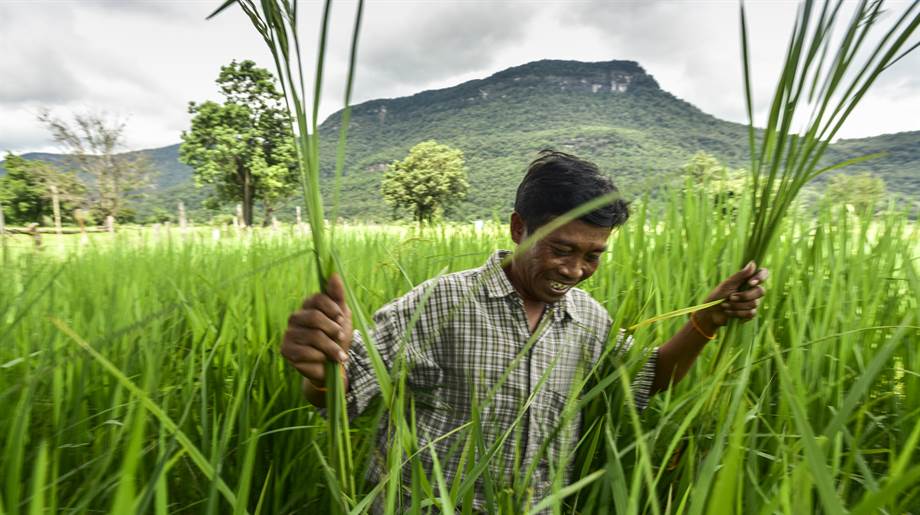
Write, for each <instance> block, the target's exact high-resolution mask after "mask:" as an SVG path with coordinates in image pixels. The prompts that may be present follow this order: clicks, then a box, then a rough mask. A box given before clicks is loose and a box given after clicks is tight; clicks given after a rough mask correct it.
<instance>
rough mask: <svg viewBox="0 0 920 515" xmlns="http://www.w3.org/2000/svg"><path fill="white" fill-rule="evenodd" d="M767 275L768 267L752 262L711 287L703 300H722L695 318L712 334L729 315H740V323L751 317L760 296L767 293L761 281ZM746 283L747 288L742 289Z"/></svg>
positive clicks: (734, 316) (726, 320)
mask: <svg viewBox="0 0 920 515" xmlns="http://www.w3.org/2000/svg"><path fill="white" fill-rule="evenodd" d="M769 276H770V271H769V270H767V269H766V268H757V264H756V263H754V262H753V261H751V262H750V263H748V264H747V266H745V267H744V268H742V269H741V270H739V271H738V272H736V273H734V274H733V275H732V276H731V277H729V278H728V279H726V280H724V281H722V282H721V283H719V285H718V286H716V287H715V289H714V290H712V292H711V293H710V294H709V296H708V297H707V298H706V302H711V301H714V300H719V299H725V302H723V303H721V304H717V305H715V306H713V307H711V308H707V309H704V310H702V311H699V312H697V313H696V317H697V320H699V321H700V323H702V324H703V325H704V326H707V327H706V328H707V329H711V332H712V333H715V331H716V329H718V328H719V327H722V326H723V325H725V324H727V323H728V321H729V320H731V319H732V318H740V319H741V321H742V322H747V321H748V320H751V319H752V318H754V317H755V316H757V307H758V306H759V305H760V299H761V298H762V297H763V296H764V293H766V292H765V290H764V288H763V283H764V281H766V280H767V277H769ZM745 286H746V287H747V289H744V288H745ZM742 290H743V291H742Z"/></svg>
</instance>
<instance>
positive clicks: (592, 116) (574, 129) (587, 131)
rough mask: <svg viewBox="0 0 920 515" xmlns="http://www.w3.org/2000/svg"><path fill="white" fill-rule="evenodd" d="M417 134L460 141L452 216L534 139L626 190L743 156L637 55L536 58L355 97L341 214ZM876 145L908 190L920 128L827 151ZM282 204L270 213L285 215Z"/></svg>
mask: <svg viewBox="0 0 920 515" xmlns="http://www.w3.org/2000/svg"><path fill="white" fill-rule="evenodd" d="M341 117H342V113H341V112H338V113H335V114H333V115H331V116H330V117H329V118H328V119H326V120H325V121H324V122H323V124H322V125H321V126H320V139H321V155H322V156H325V158H324V159H323V160H322V162H321V167H322V171H323V174H324V177H325V180H324V188H325V189H326V192H327V193H329V192H330V189H329V188H330V184H331V177H332V175H333V171H334V156H335V145H336V143H337V140H338V134H339V128H340V124H341ZM427 139H435V140H438V141H439V142H441V143H447V144H449V145H451V146H454V147H457V148H460V149H461V150H463V152H464V155H465V157H466V163H467V168H468V170H469V181H470V191H469V195H468V198H467V199H466V200H465V201H464V202H463V203H462V204H460V205H459V206H458V207H457V208H456V209H455V210H454V212H453V213H452V216H454V217H456V218H462V219H473V218H489V217H492V216H493V215H494V216H499V217H500V218H501V219H504V218H505V217H506V216H507V214H508V212H509V211H510V207H511V204H512V200H513V196H514V189H515V187H516V186H517V184H518V182H519V181H520V179H521V177H522V176H523V173H524V168H525V166H526V165H527V163H528V162H529V161H530V160H531V159H533V157H534V155H535V154H536V153H537V152H538V151H539V150H541V149H543V148H554V149H556V150H562V151H565V152H570V153H573V154H576V155H579V156H582V157H585V158H588V159H591V160H593V161H595V162H596V163H597V164H598V165H600V166H601V168H602V169H603V170H606V171H609V172H610V174H611V175H612V176H613V178H614V182H615V183H616V184H617V185H618V186H619V187H620V188H621V189H622V190H624V192H625V193H626V194H627V195H628V196H636V195H638V194H641V193H643V192H645V191H650V190H651V191H654V190H655V189H656V188H658V187H660V186H661V185H664V184H667V183H669V182H672V181H675V180H678V179H679V176H680V167H681V165H683V164H684V163H685V162H686V161H687V160H688V159H689V158H690V156H692V155H693V153H695V152H697V151H699V150H705V151H707V152H709V153H711V154H713V155H715V156H716V157H718V158H719V159H720V160H722V161H723V162H725V163H727V164H728V165H730V166H732V167H744V166H746V164H747V162H748V157H747V154H748V148H747V129H746V127H745V126H744V125H741V124H737V123H732V122H727V121H724V120H720V119H718V118H715V117H713V116H711V115H709V114H706V113H704V112H702V111H701V110H700V109H698V108H697V107H695V106H693V105H691V104H689V103H688V102H685V101H683V100H681V99H679V98H677V97H675V96H674V95H672V94H670V93H668V92H667V91H665V90H663V89H662V88H661V87H660V86H659V85H658V83H657V81H656V80H655V79H654V78H653V77H652V76H651V75H649V74H648V73H646V72H645V70H644V69H643V68H642V67H641V66H640V65H639V64H638V63H636V62H633V61H608V62H598V63H584V62H577V61H552V60H544V61H537V62H532V63H528V64H525V65H522V66H516V67H513V68H509V69H507V70H504V71H501V72H498V73H496V74H494V75H492V76H490V77H487V78H484V79H478V80H472V81H468V82H464V83H462V84H459V85H457V86H453V87H450V88H445V89H440V90H434V91H424V92H421V93H418V94H415V95H412V96H409V97H401V98H393V99H378V100H371V101H368V102H364V103H361V104H358V105H356V106H354V107H353V108H352V112H351V123H350V124H349V133H348V146H347V151H346V155H347V158H346V161H345V168H344V178H343V182H342V192H341V194H342V196H341V199H342V202H341V210H340V212H341V214H342V215H343V216H346V217H349V218H360V219H368V218H372V219H381V218H387V217H388V216H390V214H391V210H390V209H389V208H388V207H387V206H386V205H385V204H384V202H383V199H382V198H381V196H380V194H379V188H380V178H381V177H380V176H381V174H382V172H383V171H384V170H385V169H386V165H387V163H389V162H391V161H393V160H396V159H402V158H403V157H405V155H406V154H407V153H408V151H409V149H410V148H411V147H412V146H413V145H415V144H416V143H418V142H420V141H424V140H427ZM877 151H885V152H887V154H886V155H885V156H884V157H881V158H878V159H874V160H872V161H869V162H866V163H862V164H860V165H859V166H858V167H856V166H854V167H852V168H850V169H848V170H871V171H873V172H874V173H876V174H878V175H880V176H881V177H883V178H884V179H885V180H886V181H887V183H888V188H889V190H890V191H892V192H894V193H896V194H899V195H902V196H907V197H908V198H917V196H918V193H920V131H917V132H905V133H898V134H889V135H882V136H876V137H872V138H862V139H853V140H842V141H840V142H837V143H835V144H834V145H832V146H831V147H830V149H829V150H828V159H829V160H834V161H836V160H840V159H845V158H847V157H854V156H857V155H862V154H865V153H873V152H877ZM143 152H146V153H148V154H149V155H150V157H151V159H152V160H153V161H154V163H155V164H156V165H157V166H158V168H159V169H160V170H161V174H160V175H159V177H158V178H157V183H158V187H159V192H158V194H157V195H155V196H154V198H152V199H151V202H150V204H151V205H153V204H156V205H160V206H161V209H167V210H174V207H173V206H174V204H175V201H176V200H178V199H183V200H186V203H187V205H189V206H190V208H191V209H192V210H195V209H196V208H199V207H200V200H201V199H202V198H203V196H204V193H203V192H202V191H200V190H195V189H194V187H193V186H192V182H191V179H190V170H189V168H188V167H186V166H184V165H182V164H180V163H178V161H177V156H178V145H172V146H169V147H163V148H160V149H153V150H147V151H143ZM26 157H32V155H27V156H26ZM41 157H42V158H50V157H51V156H48V155H42V156H41ZM818 186H819V187H820V184H819V185H818ZM295 202H296V201H291V203H290V205H292V206H293V205H294V204H295ZM150 209H151V207H150V206H149V205H148V206H147V209H144V210H143V211H149V210H150ZM227 211H229V209H227ZM292 211H293V209H289V210H280V211H279V213H280V214H282V216H283V213H288V217H290V212H292Z"/></svg>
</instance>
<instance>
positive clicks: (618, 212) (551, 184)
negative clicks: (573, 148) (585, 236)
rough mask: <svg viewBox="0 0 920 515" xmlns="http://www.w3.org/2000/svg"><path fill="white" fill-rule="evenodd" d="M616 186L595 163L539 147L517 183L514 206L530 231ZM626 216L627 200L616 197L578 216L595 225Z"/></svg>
mask: <svg viewBox="0 0 920 515" xmlns="http://www.w3.org/2000/svg"><path fill="white" fill-rule="evenodd" d="M616 191H619V190H617V188H616V186H614V185H613V182H612V181H611V180H610V179H609V178H608V177H607V176H605V175H604V174H602V173H601V171H600V169H598V167H597V165H596V164H594V163H592V162H590V161H585V160H584V159H579V158H577V157H575V156H573V155H571V154H566V153H565V152H557V151H555V150H549V149H547V150H541V151H540V155H539V157H537V158H536V159H534V161H533V162H532V163H530V165H529V166H528V167H527V173H526V174H525V175H524V179H523V180H522V181H521V184H520V185H518V188H517V195H515V198H514V210H515V211H516V212H517V213H518V214H519V215H520V216H521V218H523V219H524V223H525V224H526V226H527V232H530V233H532V232H533V231H535V230H536V229H537V228H539V227H540V226H542V225H544V224H546V223H547V222H549V221H550V220H552V219H553V218H555V217H557V216H559V215H562V214H565V213H567V212H569V211H571V210H572V209H575V208H576V207H578V206H580V205H582V204H584V203H586V202H589V201H591V200H593V199H595V198H597V197H601V196H603V195H606V194H608V193H611V192H616ZM627 219H629V204H627V203H626V201H625V200H623V199H621V198H617V199H615V200H613V201H612V202H610V203H609V204H605V205H604V206H602V207H600V208H598V209H596V210H594V211H591V212H590V213H588V214H586V215H583V216H581V217H579V220H581V221H583V222H585V223H589V224H592V225H596V226H598V227H610V228H614V227H619V226H620V225H623V224H624V223H625V222H626V220H627Z"/></svg>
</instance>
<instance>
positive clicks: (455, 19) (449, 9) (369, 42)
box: [359, 2, 536, 88]
mask: <svg viewBox="0 0 920 515" xmlns="http://www.w3.org/2000/svg"><path fill="white" fill-rule="evenodd" d="M370 5H371V8H369V9H368V12H367V19H368V20H369V22H368V23H367V24H366V25H365V29H366V30H365V32H363V33H362V36H361V45H362V50H361V52H360V60H359V62H360V66H361V73H362V75H365V76H366V77H368V78H369V80H372V81H374V82H375V83H380V82H382V83H383V84H384V85H386V86H387V87H388V88H391V87H394V86H399V85H417V84H427V83H431V82H434V81H439V80H443V78H444V77H445V76H456V75H462V74H465V73H468V72H470V71H476V70H484V69H488V68H489V67H490V65H491V64H492V62H493V56H494V55H495V54H496V52H497V51H498V50H499V49H501V48H503V47H506V46H511V45H514V44H516V43H518V42H519V41H520V40H522V39H523V37H524V36H525V34H526V31H527V28H528V23H529V21H530V20H531V19H532V18H533V17H534V15H535V12H536V10H535V9H533V8H532V6H531V5H528V4H524V3H517V2H513V3H507V4H502V3H496V4H484V3H480V2H463V3H456V4H448V3H440V4H435V3H432V4H425V8H419V4H414V3H406V4H402V5H400V6H399V7H400V8H398V9H393V8H392V6H393V4H391V3H386V4H384V3H380V4H373V3H371V4H370ZM370 20H372V21H370Z"/></svg>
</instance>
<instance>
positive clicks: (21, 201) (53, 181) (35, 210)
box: [0, 153, 85, 224]
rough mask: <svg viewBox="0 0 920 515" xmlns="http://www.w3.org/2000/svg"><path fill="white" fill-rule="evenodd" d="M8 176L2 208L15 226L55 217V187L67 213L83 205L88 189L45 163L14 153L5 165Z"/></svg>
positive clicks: (0, 193) (0, 189)
mask: <svg viewBox="0 0 920 515" xmlns="http://www.w3.org/2000/svg"><path fill="white" fill-rule="evenodd" d="M3 166H4V168H6V175H5V176H3V177H0V204H3V209H4V214H5V216H6V220H7V221H8V222H10V223H15V224H27V223H33V222H41V220H42V218H43V217H46V216H51V215H52V200H51V199H52V186H53V187H55V188H57V191H58V200H59V201H60V202H61V208H62V211H63V212H64V213H67V212H69V211H70V210H71V209H73V208H74V207H76V206H77V205H79V202H80V201H81V200H82V196H83V193H84V191H85V188H84V186H83V184H81V183H80V181H79V180H78V179H77V178H76V176H75V175H74V174H72V173H66V172H62V171H61V170H60V169H59V168H58V167H57V166H55V165H53V164H51V163H47V162H44V161H34V160H29V159H24V158H22V157H21V156H17V155H15V154H12V153H8V154H7V155H6V159H5V160H4V162H3Z"/></svg>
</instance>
